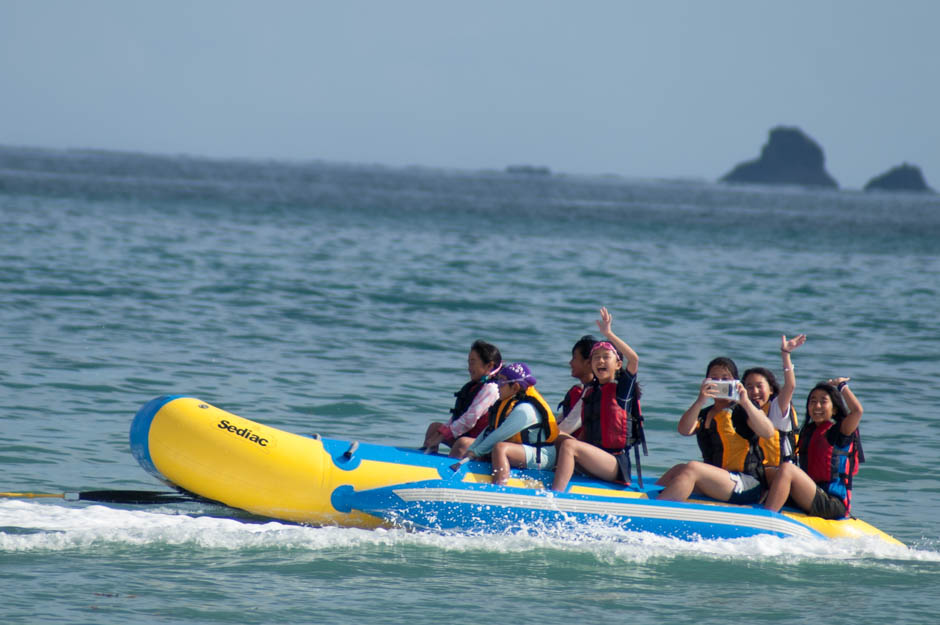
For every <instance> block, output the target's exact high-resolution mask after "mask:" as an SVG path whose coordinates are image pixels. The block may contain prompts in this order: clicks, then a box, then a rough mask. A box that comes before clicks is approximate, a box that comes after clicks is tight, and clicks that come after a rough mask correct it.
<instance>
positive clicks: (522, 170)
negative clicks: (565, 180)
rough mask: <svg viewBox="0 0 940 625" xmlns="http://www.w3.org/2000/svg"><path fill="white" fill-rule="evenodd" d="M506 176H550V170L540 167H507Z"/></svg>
mask: <svg viewBox="0 0 940 625" xmlns="http://www.w3.org/2000/svg"><path fill="white" fill-rule="evenodd" d="M506 173H507V174H522V175H525V176H551V175H552V170H551V169H549V168H548V167H544V166H542V165H509V166H508V167H506Z"/></svg>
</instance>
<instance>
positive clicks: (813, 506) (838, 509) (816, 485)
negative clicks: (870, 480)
mask: <svg viewBox="0 0 940 625" xmlns="http://www.w3.org/2000/svg"><path fill="white" fill-rule="evenodd" d="M848 384H849V378H833V379H831V380H828V381H826V382H820V383H819V384H817V385H816V386H815V387H813V390H811V391H810V393H809V396H808V397H807V398H806V422H805V423H804V424H803V427H802V428H801V429H800V438H799V461H800V465H799V466H796V465H795V464H785V465H781V466H780V468H779V469H778V471H777V475H776V477H775V479H774V481H773V483H772V484H771V486H770V492H769V493H768V494H767V500H766V501H765V502H764V507H765V508H767V509H768V510H773V511H774V512H777V511H779V510H780V508H782V507H783V505H784V504H785V503H788V504H789V505H795V506H796V507H799V508H800V509H802V510H804V511H805V512H806V513H807V514H810V515H812V516H818V517H822V518H824V519H842V518H845V517H847V516H849V514H850V510H851V504H852V476H853V475H855V474H856V473H857V472H858V463H859V462H860V461H862V460H864V457H863V455H862V453H861V445H860V441H859V436H858V424H859V423H860V422H861V420H862V412H863V410H862V404H861V402H860V401H859V400H858V398H857V397H856V396H855V393H853V392H852V389H850V388H849V386H848Z"/></svg>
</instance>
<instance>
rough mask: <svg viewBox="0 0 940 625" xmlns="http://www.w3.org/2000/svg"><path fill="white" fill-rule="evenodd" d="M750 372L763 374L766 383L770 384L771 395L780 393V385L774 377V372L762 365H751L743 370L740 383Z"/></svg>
mask: <svg viewBox="0 0 940 625" xmlns="http://www.w3.org/2000/svg"><path fill="white" fill-rule="evenodd" d="M752 373H756V374H757V375H760V376H763V377H764V379H765V380H767V384H769V385H770V389H771V390H772V391H773V392H772V393H771V396H773V395H777V394H778V393H780V385H779V384H777V378H775V377H774V374H773V372H772V371H771V370H770V369H765V368H763V367H751V368H750V369H748V370H747V371H745V372H744V375H743V376H741V383H742V384H743V383H744V381H745V380H746V379H747V377H748V376H749V375H751V374H752Z"/></svg>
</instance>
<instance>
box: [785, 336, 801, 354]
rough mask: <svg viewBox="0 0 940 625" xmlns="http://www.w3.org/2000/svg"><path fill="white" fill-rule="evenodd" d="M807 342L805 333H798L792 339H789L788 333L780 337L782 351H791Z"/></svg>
mask: <svg viewBox="0 0 940 625" xmlns="http://www.w3.org/2000/svg"><path fill="white" fill-rule="evenodd" d="M805 342H806V335H805V334H798V335H796V336H794V337H793V338H792V339H790V340H787V335H786V334H784V335H783V336H781V337H780V351H782V352H786V353H790V352H792V351H793V350H794V349H796V348H797V347H799V346H800V345H802V344H803V343H805Z"/></svg>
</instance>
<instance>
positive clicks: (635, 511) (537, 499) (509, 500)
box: [392, 488, 816, 538]
mask: <svg viewBox="0 0 940 625" xmlns="http://www.w3.org/2000/svg"><path fill="white" fill-rule="evenodd" d="M392 492H394V493H395V494H396V495H397V496H398V497H400V498H401V499H402V501H406V502H422V501H427V502H432V501H433V502H445V503H461V504H474V505H480V506H501V507H506V508H527V509H535V510H550V511H555V512H571V513H581V514H597V515H603V516H623V517H642V518H646V519H667V520H670V521H685V522H689V521H691V522H699V523H712V524H717V525H733V526H738V527H749V528H753V529H759V530H763V531H768V532H778V533H780V534H786V535H788V536H798V537H803V538H813V537H816V534H815V533H814V532H813V530H811V529H810V528H808V527H806V526H804V525H801V524H799V523H797V522H796V521H791V520H789V519H786V518H785V517H777V516H768V515H761V514H745V513H741V512H724V511H721V510H712V509H709V510H699V509H696V508H690V507H685V506H683V507H676V506H669V505H650V504H635V503H615V502H610V501H589V500H584V499H569V498H567V497H544V496H538V495H521V494H516V493H498V492H487V491H482V490H464V489H458V488H393V489H392Z"/></svg>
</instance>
